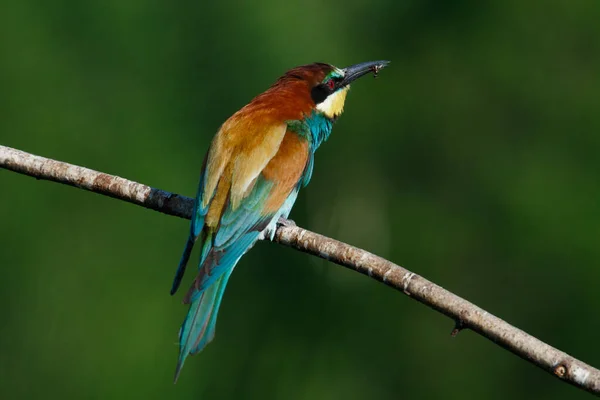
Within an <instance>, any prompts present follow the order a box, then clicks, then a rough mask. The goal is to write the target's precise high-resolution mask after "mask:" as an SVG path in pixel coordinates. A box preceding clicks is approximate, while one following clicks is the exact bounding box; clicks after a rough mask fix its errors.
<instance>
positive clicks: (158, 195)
mask: <svg viewBox="0 0 600 400" xmlns="http://www.w3.org/2000/svg"><path fill="white" fill-rule="evenodd" d="M0 167H2V168H5V169H9V170H12V171H15V172H19V173H21V174H25V175H29V176H33V177H35V178H37V179H45V180H51V181H54V182H60V183H64V184H67V185H71V186H76V187H78V188H81V189H85V190H89V191H92V192H96V193H100V194H103V195H106V196H110V197H114V198H117V199H120V200H125V201H128V202H130V203H134V204H137V205H140V206H142V207H146V208H150V209H152V210H156V211H160V212H162V213H165V214H170V215H175V216H178V217H182V218H187V219H189V218H190V216H191V213H192V207H193V200H192V199H190V198H189V197H185V196H181V195H178V194H173V193H169V192H165V191H163V190H159V189H154V188H151V187H149V186H146V185H143V184H141V183H137V182H133V181H130V180H127V179H124V178H120V177H118V176H114V175H108V174H105V173H101V172H97V171H93V170H90V169H87V168H83V167H79V166H76V165H72V164H67V163H64V162H60V161H55V160H51V159H48V158H44V157H39V156H35V155H32V154H29V153H25V152H23V151H20V150H16V149H12V148H10V147H5V146H0ZM274 241H275V242H277V243H279V244H282V245H284V246H288V247H293V248H295V249H297V250H300V251H303V252H305V253H308V254H312V255H315V256H317V257H321V258H324V259H326V260H329V261H332V262H334V263H336V264H339V265H342V266H344V267H347V268H350V269H352V270H355V271H357V272H359V273H361V274H363V275H366V276H369V277H371V278H374V279H376V280H378V281H380V282H383V283H385V284H386V285H388V286H391V287H393V288H394V289H396V290H399V291H400V292H402V293H404V294H406V295H408V296H410V297H411V298H413V299H415V300H417V301H419V302H420V303H423V304H425V305H427V306H429V307H431V308H433V309H434V310H437V311H439V312H441V313H442V314H444V315H447V316H448V317H450V318H452V319H453V320H454V321H455V323H456V327H455V329H454V331H453V332H452V333H453V335H455V334H457V333H458V332H459V331H460V330H461V329H466V328H468V329H471V330H473V331H474V332H477V333H479V334H480V335H482V336H484V337H486V338H488V339H490V340H491V341H493V342H494V343H496V344H498V345H500V346H502V347H504V348H505V349H507V350H509V351H511V352H512V353H514V354H516V355H518V356H519V357H521V358H523V359H525V360H527V361H529V362H531V363H533V364H534V365H537V366H538V367H540V368H542V369H544V370H546V371H547V372H550V373H551V374H552V375H554V376H556V377H558V378H560V379H561V380H563V381H565V382H568V383H570V384H572V385H575V386H577V387H579V388H582V389H584V390H587V391H589V392H591V393H594V394H596V395H600V371H599V370H597V369H595V368H594V367H592V366H590V365H588V364H585V363H584V362H582V361H579V360H577V359H576V358H573V357H571V356H569V355H568V354H566V353H564V352H562V351H560V350H558V349H556V348H554V347H552V346H550V345H548V344H546V343H544V342H542V341H541V340H539V339H537V338H535V337H533V336H531V335H529V334H527V333H525V332H523V331H522V330H520V329H518V328H515V327H514V326H512V325H510V324H509V323H507V322H506V321H503V320H502V319H500V318H498V317H496V316H494V315H492V314H490V313H488V312H487V311H485V310H482V309H481V308H479V307H477V306H476V305H474V304H472V303H470V302H468V301H466V300H464V299H462V298H461V297H459V296H457V295H455V294H453V293H451V292H449V291H448V290H446V289H443V288H442V287H440V286H438V285H436V284H435V283H433V282H430V281H428V280H427V279H425V278H423V277H421V276H419V275H417V274H415V273H413V272H410V271H409V270H407V269H404V268H402V267H400V266H398V265H396V264H394V263H392V262H390V261H388V260H386V259H383V258H381V257H378V256H376V255H374V254H371V253H369V252H367V251H365V250H362V249H359V248H357V247H354V246H350V245H348V244H345V243H342V242H339V241H337V240H334V239H330V238H328V237H325V236H322V235H319V234H317V233H314V232H311V231H308V230H306V229H302V228H300V227H297V226H291V225H290V226H288V225H286V224H284V225H281V224H280V225H279V226H278V228H277V232H276V234H275V239H274Z"/></svg>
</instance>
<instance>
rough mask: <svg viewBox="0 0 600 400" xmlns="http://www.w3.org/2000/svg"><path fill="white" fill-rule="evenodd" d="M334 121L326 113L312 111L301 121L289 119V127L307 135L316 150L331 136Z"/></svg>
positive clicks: (303, 135)
mask: <svg viewBox="0 0 600 400" xmlns="http://www.w3.org/2000/svg"><path fill="white" fill-rule="evenodd" d="M333 122H334V119H332V118H329V117H327V116H326V115H325V114H323V113H321V112H319V111H312V112H311V113H310V114H309V115H306V116H305V117H304V118H303V119H302V120H300V121H288V127H289V128H290V130H292V131H294V132H296V133H297V134H298V135H300V136H302V137H305V138H306V139H307V140H308V143H309V144H310V148H311V150H312V151H313V152H314V151H316V150H317V149H318V148H319V146H321V143H323V142H324V141H326V140H327V139H328V138H329V135H330V134H331V129H332V128H333Z"/></svg>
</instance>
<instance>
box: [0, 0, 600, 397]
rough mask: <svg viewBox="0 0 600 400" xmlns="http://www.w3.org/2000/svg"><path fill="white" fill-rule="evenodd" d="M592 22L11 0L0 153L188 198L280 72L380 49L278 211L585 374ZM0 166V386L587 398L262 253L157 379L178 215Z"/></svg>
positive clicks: (171, 347) (570, 13)
mask: <svg viewBox="0 0 600 400" xmlns="http://www.w3.org/2000/svg"><path fill="white" fill-rule="evenodd" d="M599 20H600V3H599V2H597V1H592V0H587V1H584V0H571V1H566V0H563V1H550V0H549V1H546V2H523V1H517V0H507V1H496V2H487V1H475V0H460V1H458V0H454V1H445V0H437V1H434V0H405V1H397V0H374V1H359V0H346V1H340V0H334V1H331V2H322V1H315V0H305V1H295V0H290V1H286V2H277V1H274V0H267V1H263V2H260V3H257V2H230V1H221V2H203V1H193V2H192V1H182V2H166V1H145V2H142V1H133V0H107V1H102V2H81V1H76V0H57V1H52V2H47V1H41V0H37V1H35V0H8V2H3V4H2V5H0V87H1V88H2V89H1V91H0V143H1V144H3V145H8V146H12V147H16V148H19V149H22V150H25V151H29V152H32V153H34V154H40V155H43V156H46V157H51V158H55V159H58V160H63V161H67V162H71V163H75V164H80V165H84V166H86V167H89V168H93V169H96V170H100V171H104V172H108V173H113V174H118V175H120V176H124V177H127V178H130V179H133V180H137V181H139V182H143V183H146V184H149V185H152V186H154V187H158V188H162V189H166V190H170V191H175V192H178V193H183V194H186V195H190V196H191V195H193V194H194V192H195V187H196V182H197V179H198V174H199V168H200V164H201V162H202V158H203V155H204V153H205V151H206V149H207V146H208V143H209V141H210V139H211V138H212V136H213V134H214V132H215V131H216V130H217V128H218V126H219V124H220V123H221V122H222V121H224V120H225V119H226V118H227V117H228V116H229V115H231V114H232V113H233V112H234V111H235V110H237V109H238V108H240V107H241V106H242V105H244V104H245V103H246V102H248V101H249V100H250V99H251V98H252V97H253V96H254V95H256V94H257V93H259V92H261V91H263V90H264V89H265V88H267V87H268V86H269V85H270V84H271V83H272V82H273V81H274V80H275V79H276V77H278V76H279V75H280V74H281V73H282V72H283V71H285V70H286V69H288V68H290V67H293V66H295V65H300V64H306V63H310V62H313V61H325V62H330V63H333V64H335V65H337V66H340V67H343V66H345V65H348V64H353V63H356V62H361V61H368V60H374V59H375V60H377V59H389V60H391V61H392V65H391V66H390V68H388V69H386V70H385V71H383V72H382V73H381V75H380V77H379V78H378V79H377V80H376V81H373V80H372V79H367V78H364V79H363V80H361V81H360V82H358V83H356V84H355V85H354V87H353V90H352V93H351V95H350V96H349V99H348V102H347V107H346V114H345V115H344V116H343V117H342V118H341V119H340V121H339V122H338V123H337V124H336V127H335V128H334V133H333V135H332V137H331V139H330V140H329V142H328V143H326V145H324V146H323V147H322V148H321V149H320V150H319V154H318V155H317V161H316V166H315V174H314V176H313V180H312V182H311V185H310V186H309V187H308V188H307V189H306V190H304V191H303V193H301V195H300V197H299V200H298V202H297V203H296V207H295V210H294V212H293V213H292V217H293V219H295V220H296V221H297V223H298V224H299V225H301V226H305V227H307V228H309V229H312V230H315V231H318V232H320V233H323V234H325V235H329V236H332V237H335V238H338V239H341V240H345V241H348V242H350V243H351V244H354V245H356V246H360V247H363V248H365V249H368V250H370V251H373V252H376V253H378V254H380V255H382V256H384V257H386V258H389V259H391V260H393V261H395V262H397V263H400V264H402V265H404V266H406V267H408V268H409V269H411V270H413V271H415V272H417V273H419V274H421V275H424V276H425V277H427V278H429V279H431V280H433V281H435V282H437V283H439V284H441V285H442V286H444V287H446V288H448V289H450V290H452V291H454V292H455V293H457V294H459V295H461V296H463V297H465V298H466V299H469V300H471V301H473V302H475V303H476V304H478V305H479V306H481V307H484V308H485V309H487V310H488V311H490V312H492V313H494V314H496V315H498V316H501V317H502V318H504V319H506V320H507V321H509V322H511V323H513V324H515V325H516V326H518V327H520V328H522V329H524V330H526V331H528V332H530V333H531V334H533V335H536V336H538V337H539V338H540V339H542V340H544V341H547V342H548V343H550V344H552V345H554V346H557V347H559V348H560V349H562V350H564V351H566V352H568V353H570V354H572V355H574V356H576V357H579V358H581V359H582V360H584V361H586V362H588V363H590V364H592V365H596V366H600V348H598V346H597V343H598V341H597V332H596V331H595V329H596V327H597V321H596V318H597V317H596V316H595V315H596V313H597V310H598V307H600V294H599V292H598V290H597V289H596V285H597V283H598V282H600V268H599V262H598V260H600V246H599V245H598V239H599V237H600V201H598V199H600V183H599V180H598V176H599V172H600V157H598V149H599V148H600V135H599V133H598V132H599V131H600V114H599V113H598V109H599V107H600V97H599V96H600V95H599V93H600V77H599V76H600V75H599V73H598V71H600V39H599V38H600V24H598V21H599ZM0 178H1V180H0V183H1V187H2V193H3V196H2V200H1V201H2V203H1V205H2V207H0V223H1V224H2V229H1V230H0V232H1V233H0V234H1V235H2V236H1V242H0V243H2V245H1V246H2V247H1V252H0V265H1V266H2V268H0V300H1V301H2V303H1V304H2V306H1V307H2V318H1V322H0V354H1V356H0V398H3V399H19V398H28V399H33V398H44V399H54V398H57V399H61V398H85V399H95V398H97V399H101V398H103V399H104V398H111V399H118V398H123V399H130V398H142V397H143V398H147V399H168V398H177V399H197V398H204V399H213V398H220V399H226V398H235V399H239V398H257V399H315V398H323V399H325V398H327V399H329V398H331V399H339V398H345V399H350V398H351V399H362V398H377V399H384V398H390V399H391V398H398V397H403V398H407V399H412V398H415V399H418V398H423V399H430V398H442V397H443V398H445V399H454V398H456V399H458V398H474V399H475V398H481V399H506V398H510V399H529V398H545V399H564V398H568V399H579V398H587V396H588V395H587V394H585V393H584V392H581V391H579V390H577V389H575V388H572V387H570V386H568V385H565V384H563V383H561V382H559V381H558V380H556V379H553V378H552V377H550V376H549V375H547V374H546V373H544V372H543V371H541V370H538V369H536V368H535V367H533V366H532V365H530V364H528V363H526V362H524V361H522V360H520V359H519V358H517V357H515V356H513V355H512V354H510V353H508V352H506V351H504V350H502V349H500V348H499V347H498V346H496V345H494V344H492V343H490V342H488V341H486V340H485V339H482V338H481V337H479V336H477V335H475V334H473V333H472V332H469V331H466V332H463V333H461V334H460V335H459V336H458V337H457V338H455V339H452V338H450V336H449V333H450V331H451V329H452V326H453V324H452V322H451V321H450V320H448V319H447V318H445V317H442V316H440V315H439V314H437V313H435V312H432V311H431V310H429V309H427V308H425V307H423V306H421V305H418V304H417V303H415V302H412V301H411V300H410V299H408V298H406V297H404V296H402V295H400V294H399V293H397V292H394V291H392V290H390V289H388V288H386V287H385V286H382V285H381V284H377V283H376V282H374V281H371V280H369V279H366V278H364V277H362V276H359V275H358V274H356V273H353V272H350V271H347V270H344V269H342V268H339V267H336V266H334V265H331V264H328V263H326V262H324V261H320V260H317V259H315V258H312V257H309V256H307V255H304V254H301V253H298V252H295V251H292V250H289V249H285V248H281V247H279V246H276V245H273V244H270V243H260V244H258V245H257V246H256V248H255V249H254V250H253V251H252V252H250V253H249V254H248V255H247V256H246V257H245V258H244V259H243V261H242V262H241V263H240V265H239V267H238V269H237V271H236V273H235V274H234V275H233V278H232V280H231V281H230V284H229V287H228V290H227V292H226V295H225V299H224V302H223V304H222V309H221V312H220V320H219V323H218V329H217V337H216V340H215V341H214V343H213V344H212V345H210V346H209V347H208V348H207V349H206V350H205V351H204V352H203V353H202V354H201V355H199V356H196V357H193V358H191V359H189V360H188V362H187V363H186V367H185V368H184V370H183V373H182V376H181V379H180V381H179V383H178V384H177V385H176V386H173V384H172V374H173V371H174V368H175V362H176V354H177V346H176V341H177V331H178V329H179V326H180V324H181V321H182V320H183V317H184V315H185V312H186V307H184V306H182V305H181V303H180V302H181V296H182V294H177V295H176V296H174V297H169V295H168V291H169V287H170V284H171V279H172V275H173V273H174V271H175V267H176V264H177V262H178V260H179V255H180V251H181V250H182V248H183V245H184V241H185V237H186V234H187V230H188V223H187V222H186V221H184V220H181V219H178V218H174V217H168V216H165V215H161V214H158V213H155V212H151V211H148V210H144V209H142V208H140V207H136V206H133V205H130V204H127V203H124V202H121V201H116V200H113V199H109V198H107V197H102V196H98V195H94V194H90V193H86V192H84V191H81V190H75V189H73V188H69V187H66V186H62V185H57V184H55V183H49V182H42V181H35V180H33V179H31V178H28V177H24V176H21V175H17V174H15V173H12V172H7V171H0ZM187 278H188V281H189V280H190V279H191V278H190V276H189V275H188V277H187ZM186 284H187V283H186Z"/></svg>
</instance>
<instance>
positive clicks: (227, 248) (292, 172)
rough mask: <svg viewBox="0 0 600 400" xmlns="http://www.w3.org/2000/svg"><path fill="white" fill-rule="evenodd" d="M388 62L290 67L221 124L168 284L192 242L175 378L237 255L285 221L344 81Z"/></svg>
mask: <svg viewBox="0 0 600 400" xmlns="http://www.w3.org/2000/svg"><path fill="white" fill-rule="evenodd" d="M388 64H389V61H373V62H363V63H359V64H355V65H351V66H349V67H346V68H337V67H335V66H333V65H331V64H326V63H313V64H308V65H303V66H299V67H295V68H292V69H290V70H289V71H287V72H285V73H284V74H283V75H282V76H281V77H280V78H279V79H277V81H276V82H275V83H274V84H273V85H272V86H271V87H270V88H268V89H267V90H266V91H265V92H263V93H262V94H259V95H258V96H256V97H255V98H254V99H253V100H251V101H250V103H248V104H247V105H246V106H244V107H243V108H241V109H240V110H239V111H237V112H236V113H234V114H233V115H232V116H231V117H230V118H229V119H227V120H226V121H225V122H224V123H223V124H222V125H221V127H220V129H219V130H218V132H217V134H216V135H215V136H214V138H213V140H212V142H211V144H210V147H209V149H208V152H207V154H206V156H205V158H204V162H203V164H202V170H201V174H200V182H199V185H198V190H197V193H196V198H195V200H194V208H193V213H192V217H191V225H190V232H189V236H188V239H187V242H186V245H185V249H184V251H183V254H182V256H181V259H180V262H179V266H178V268H177V271H176V273H175V278H174V280H173V285H172V287H171V295H173V294H175V292H176V291H177V289H178V287H179V286H180V283H181V280H182V278H183V275H184V273H185V268H186V265H187V263H188V260H189V258H190V254H191V252H192V248H193V246H194V244H195V243H196V242H198V243H199V246H200V247H201V254H200V259H199V262H198V273H197V275H196V277H195V279H194V281H193V283H192V285H191V287H190V288H189V290H188V291H187V293H186V295H185V296H184V299H183V302H184V304H189V305H190V306H189V311H188V313H187V316H186V317H185V320H184V322H183V325H182V326H181V329H180V330H179V359H178V361H177V367H176V370H175V382H177V379H178V377H179V374H180V372H181V368H182V367H183V364H184V362H185V360H186V358H187V357H188V355H192V354H196V353H198V352H200V351H201V350H202V349H203V348H204V347H205V346H206V345H207V344H208V343H209V342H210V341H211V340H212V339H213V337H214V335H215V325H216V320H217V313H218V311H219V306H220V304H221V300H222V298H223V292H224V291H225V286H226V285H227V281H228V280H229V277H230V276H231V273H232V272H233V269H234V267H235V266H236V264H237V262H238V261H239V259H240V258H241V257H242V256H243V255H244V253H246V252H247V251H248V250H249V249H250V248H251V247H252V246H253V245H254V244H255V243H256V241H257V240H259V239H270V240H273V237H274V234H275V231H276V228H277V223H278V222H280V221H281V222H282V221H285V219H286V218H287V217H288V215H289V213H290V211H291V209H292V206H293V205H294V202H295V201H296V197H297V195H298V192H299V190H300V189H301V188H302V187H304V186H306V185H307V184H308V183H309V181H310V179H311V176H312V173H313V165H314V155H315V151H316V150H317V149H318V148H319V146H320V145H321V144H322V143H323V142H324V141H326V140H327V139H328V138H329V135H330V134H331V130H332V127H333V124H334V122H335V121H336V120H337V119H338V117H339V116H340V115H341V114H342V112H343V110H344V103H345V101H346V95H347V94H348V90H349V89H350V83H352V82H353V81H355V80H356V79H358V78H360V77H362V76H364V75H367V74H369V73H373V74H374V76H375V77H376V76H377V73H378V72H379V71H380V70H381V69H382V68H384V67H386V66H387V65H388Z"/></svg>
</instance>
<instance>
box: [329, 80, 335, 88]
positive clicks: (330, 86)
mask: <svg viewBox="0 0 600 400" xmlns="http://www.w3.org/2000/svg"><path fill="white" fill-rule="evenodd" d="M327 86H328V87H329V89H331V90H333V89H334V88H335V82H334V81H333V79H330V80H329V82H327Z"/></svg>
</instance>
